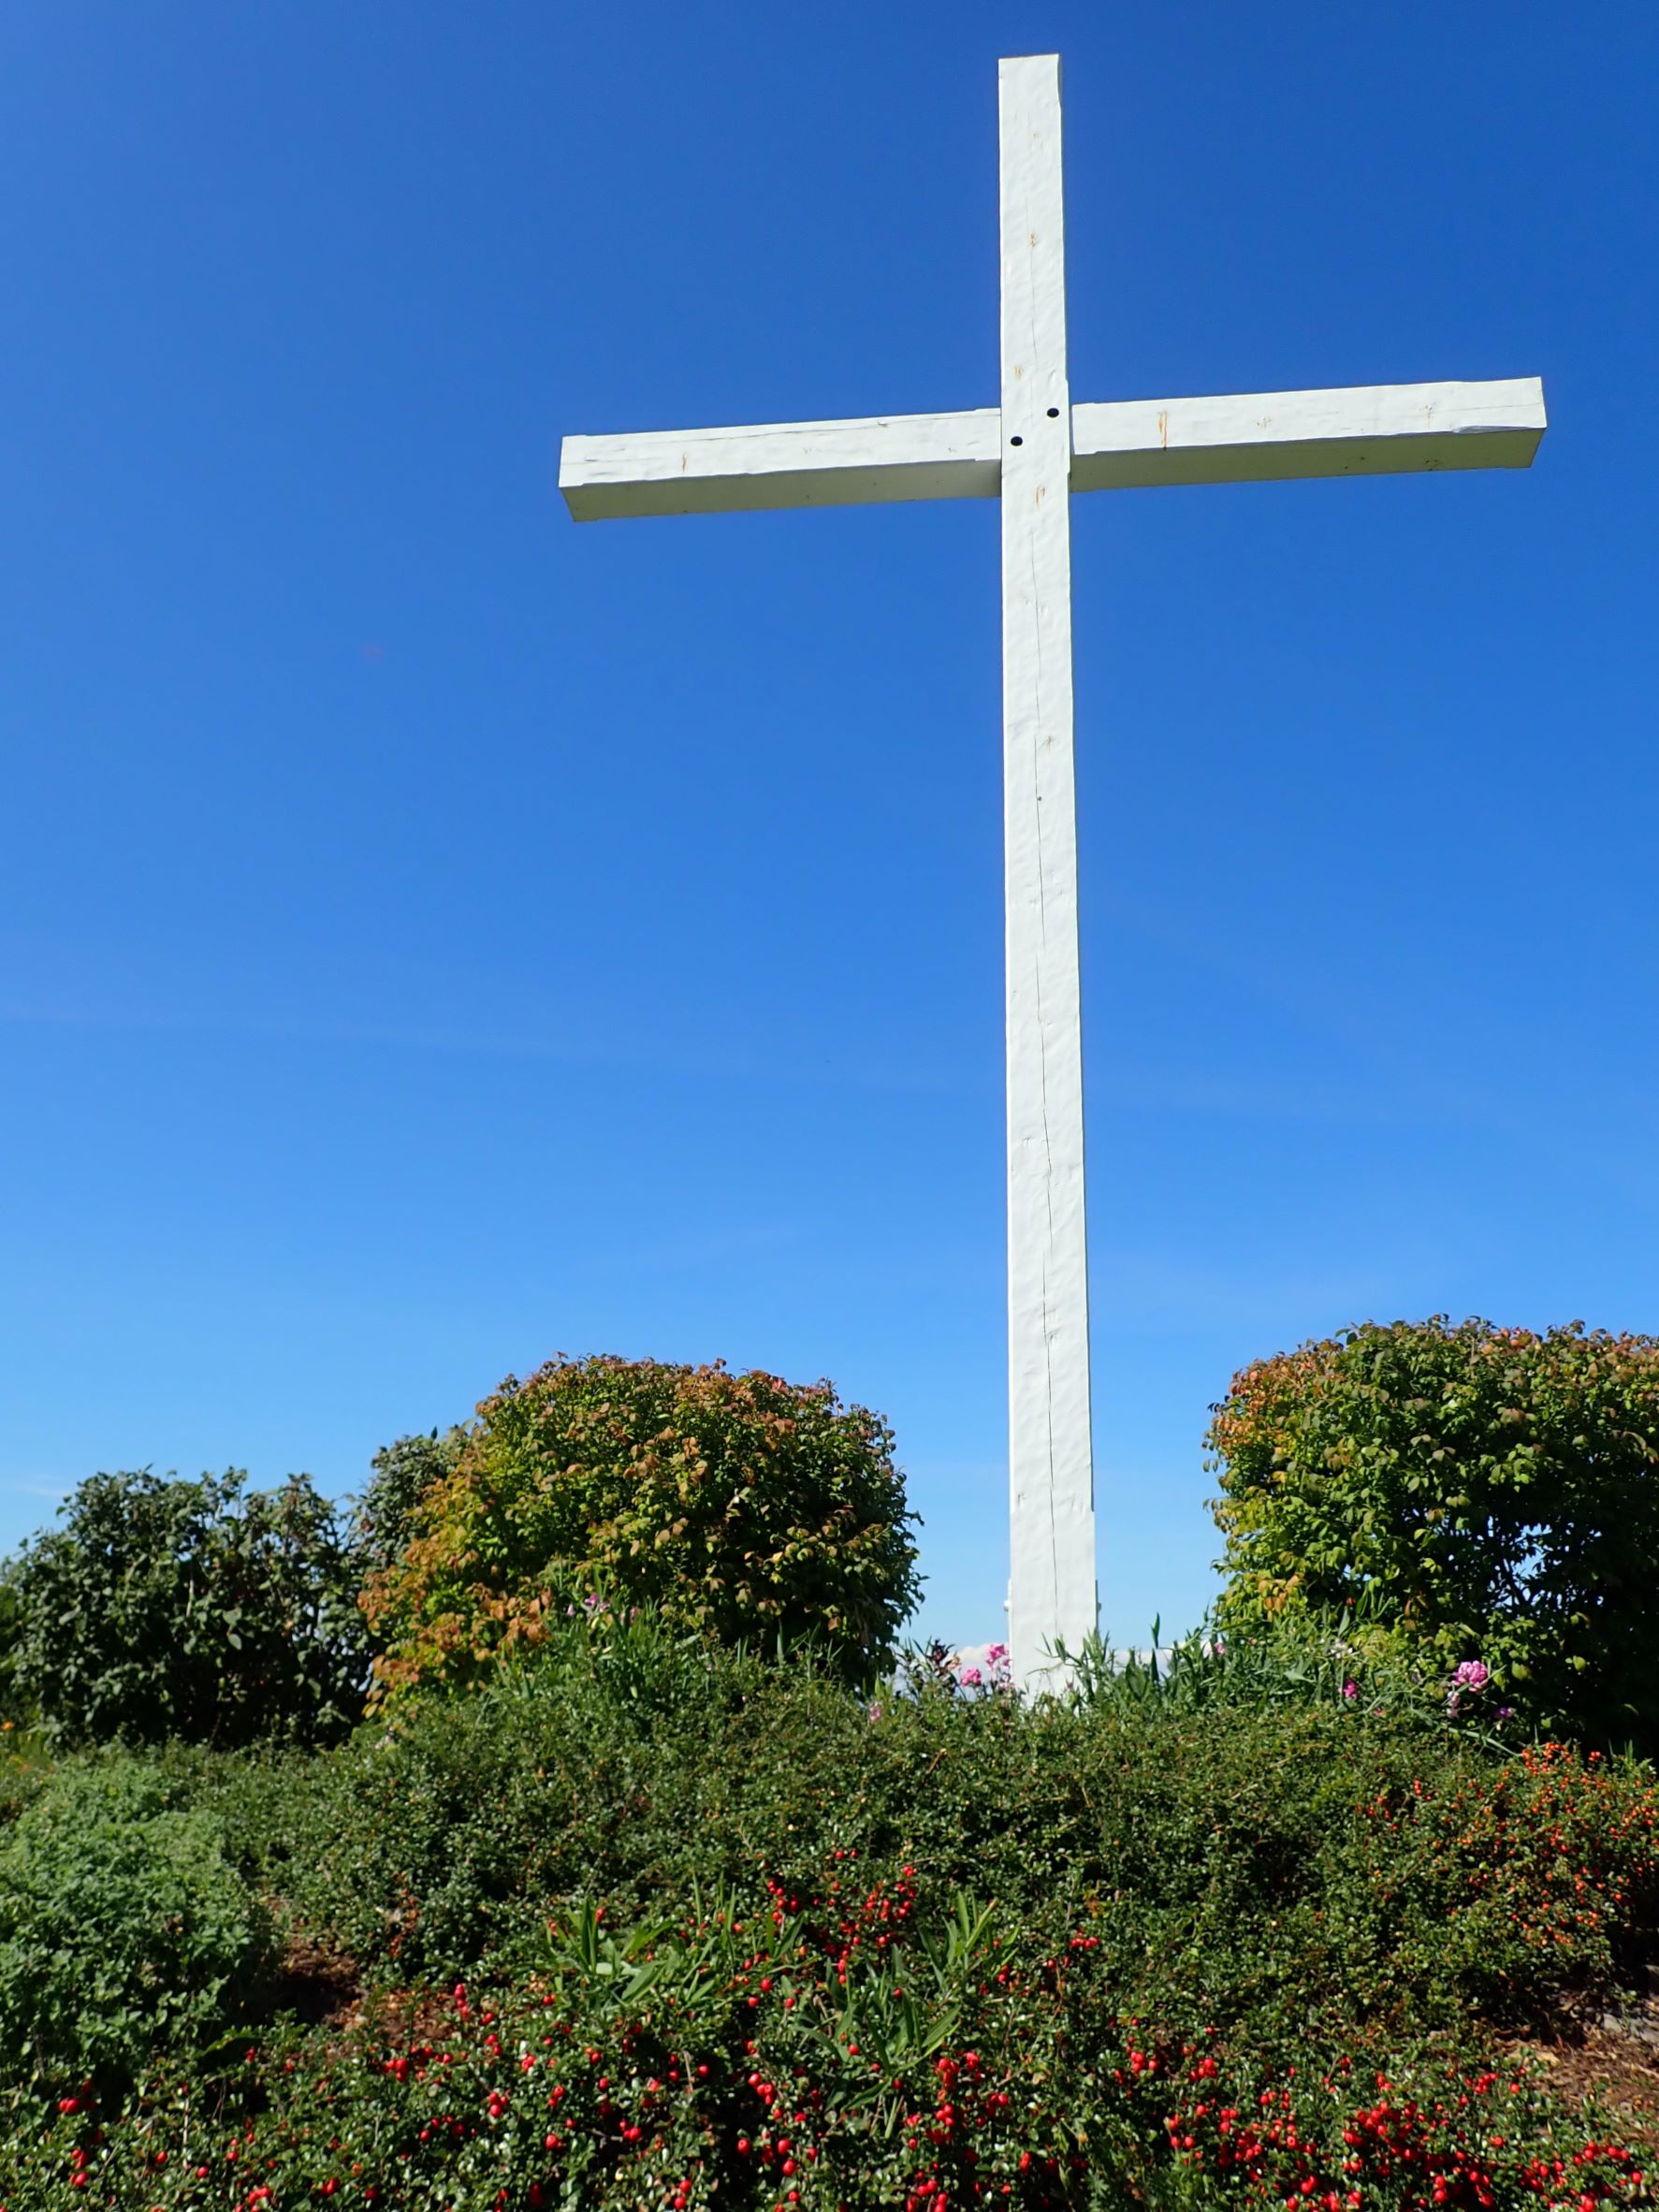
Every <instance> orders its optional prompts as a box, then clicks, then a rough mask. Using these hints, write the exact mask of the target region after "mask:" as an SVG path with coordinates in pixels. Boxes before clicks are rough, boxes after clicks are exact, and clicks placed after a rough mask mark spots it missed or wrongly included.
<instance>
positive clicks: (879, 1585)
mask: <svg viewBox="0 0 1659 2212" xmlns="http://www.w3.org/2000/svg"><path fill="white" fill-rule="evenodd" d="M911 1518H912V1517H911V1516H910V1515H909V1514H908V1513H907V1511H906V1508H905V1495H904V1484H903V1480H902V1477H900V1475H899V1473H898V1470H897V1469H896V1467H895V1465H894V1463H893V1438H892V1434H891V1432H890V1431H889V1430H888V1429H887V1427H886V1425H885V1424H884V1423H883V1422H882V1421H881V1420H880V1418H879V1417H878V1416H877V1415H875V1414H872V1413H870V1412H867V1411H866V1409H865V1408H864V1407H863V1406H858V1405H851V1406H848V1405H843V1404H841V1403H840V1401H839V1400H838V1399H837V1396H836V1393H835V1391H834V1390H833V1389H832V1388H831V1387H830V1385H829V1384H828V1383H816V1384H811V1385H805V1386H803V1385H797V1384H791V1383H785V1382H781V1381H779V1379H778V1377H777V1376H775V1375H761V1374H751V1375H732V1374H729V1373H728V1372H727V1371H726V1369H725V1368H723V1367H721V1366H713V1367H696V1368H693V1367H677V1366H669V1365H665V1364H662V1363H660V1362H658V1361H623V1360H615V1359H589V1360H557V1361H551V1362H549V1363H548V1364H547V1365H546V1366H545V1367H543V1368H541V1369H540V1370H538V1372H537V1373H536V1374H534V1375H531V1377H530V1379H529V1380H528V1381H526V1382H522V1383H520V1382H518V1381H517V1380H515V1379H513V1378H511V1377H509V1378H508V1380H507V1381H506V1382H505V1383H503V1384H502V1388H501V1389H500V1390H498V1391H497V1392H496V1393H495V1395H494V1396H493V1397H491V1398H488V1399H486V1400H485V1401H484V1403H483V1404H481V1405H480V1406H479V1408H478V1419H477V1423H476V1425H475V1427H474V1428H473V1430H471V1431H470V1432H469V1433H468V1434H467V1436H466V1440H465V1443H464V1445H463V1446H462V1448H461V1449H460V1451H459V1454H458V1458H457V1461H456V1463H455V1465H454V1468H453V1470H452V1472H450V1473H449V1474H448V1475H447V1476H445V1477H444V1478H442V1479H441V1480H439V1481H438V1482H436V1483H434V1484H433V1485H431V1486H430V1487H429V1488H426V1489H424V1490H423V1491H422V1492H420V1494H419V1495H418V1496H417V1497H415V1500H414V1502H413V1503H412V1505H411V1506H410V1507H409V1523H410V1527H411V1530H412V1535H411V1537H410V1541H409V1542H408V1544H407V1545H406V1547H405V1548H404V1550H403V1553H402V1556H401V1558H400V1560H399V1561H398V1562H397V1563H396V1564H393V1565H391V1566H390V1567H388V1568H386V1570H385V1571H384V1572H382V1573H379V1574H377V1575H374V1576H372V1577H371V1579H370V1582H369V1585H368V1588H367V1591H366V1593H365V1598H364V1605H365V1610H366V1612H367V1614H368V1618H369V1621H370V1623H371V1629H372V1631H373V1633H374V1635H375V1636H376V1637H377V1639H378V1640H379V1642H380V1644H381V1646H382V1650H383V1655H382V1656H381V1657H380V1658H378V1659H377V1660H376V1663H375V1673H376V1680H377V1683H378V1685H379V1687H380V1689H381V1691H382V1692H383V1693H394V1692H400V1691H408V1690H410V1689H412V1688H415V1687H417V1686H419V1685H421V1684H442V1685H444V1686H446V1687H456V1686H461V1685H465V1684H468V1683H471V1682H473V1681H480V1680H483V1679H487V1678H488V1675H489V1673H490V1672H491V1671H492V1669H493V1668H494V1667H495V1666H497V1665H498V1664H499V1663H500V1661H501V1659H502V1656H503V1655H508V1656H510V1655H512V1654H513V1653H514V1652H515V1651H516V1650H517V1649H518V1648H519V1647H521V1646H523V1645H526V1644H530V1645H533V1644H534V1643H536V1642H538V1641H540V1640H542V1639H543V1638H545V1637H546V1633H547V1628H548V1624H549V1621H550V1620H552V1619H557V1618H558V1617H559V1616H560V1614H561V1613H563V1612H564V1611H565V1610H566V1608H570V1607H573V1606H578V1605H580V1606H584V1607H586V1608H588V1609H590V1610H591V1609H596V1608H602V1607H604V1608H613V1607H614V1608H615V1609H616V1610H617V1611H618V1613H625V1612H626V1611H628V1610H630V1609H632V1608H634V1607H638V1606H643V1605H649V1606H651V1607H653V1608H656V1609H657V1610H658V1611H659V1612H660V1614H661V1615H662V1619H663V1620H664V1621H665V1622H667V1623H671V1624H673V1625H677V1626H680V1627H683V1628H686V1629H688V1630H691V1631H693V1632H694V1633H696V1634H698V1635H700V1636H705V1637H709V1638H711V1639H713V1640H716V1641H720V1642H725V1643H737V1642H743V1641H748V1642H750V1643H755V1644H760V1645H764V1646H766V1647H768V1648H772V1647H776V1646H779V1645H785V1646H789V1645H795V1644H798V1643H801V1642H803V1641H808V1640H809V1641H812V1642H814V1643H816V1644H817V1645H818V1646H819V1648H820V1649H821V1650H822V1652H823V1653H824V1654H825V1657H826V1660H827V1662H828V1663H829V1664H831V1665H832V1666H835V1667H836V1668H837V1669H838V1670H839V1671H840V1672H841V1673H843V1674H844V1675H846V1676H848V1677H850V1678H852V1679H861V1678H864V1677H866V1676H868V1675H870V1674H871V1673H872V1672H874V1671H875V1670H876V1669H877V1668H879V1667H880V1666H881V1665H883V1664H884V1663H885V1662H886V1661H887V1660H888V1659H889V1658H890V1656H891V1652H892V1646H893V1637H894V1635H895V1631H896V1630H897V1628H898V1626H899V1624H900V1623H901V1622H902V1621H903V1620H904V1619H905V1617H906V1615H907V1614H908V1613H909V1612H910V1608H911V1607H912V1605H913V1604H914V1602H915V1598H916V1594H917V1588H918V1585H917V1580H916V1575H915V1562H916V1548H915V1545H914V1543H913V1541H912V1540H911V1537H910V1531H909V1527H908V1525H907V1524H908V1522H909V1521H910V1519H911Z"/></svg>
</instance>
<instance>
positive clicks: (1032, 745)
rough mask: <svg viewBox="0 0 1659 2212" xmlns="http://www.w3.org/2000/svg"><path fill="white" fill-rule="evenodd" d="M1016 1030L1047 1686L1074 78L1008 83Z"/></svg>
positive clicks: (1005, 520)
mask: <svg viewBox="0 0 1659 2212" xmlns="http://www.w3.org/2000/svg"><path fill="white" fill-rule="evenodd" d="M998 78H999V81H998V91H999V121H1000V134H999V136H1000V147H1001V163H1000V168H1001V177H1000V183H1001V190H1000V206H1001V242H1002V732H1003V755H1002V773H1003V870H1004V883H1005V890H1006V900H1007V904H1006V953H1007V959H1006V968H1005V983H1004V987H1005V991H1006V995H1007V1014H1008V1421H1009V1537H1010V1558H1009V1568H1010V1572H1009V1593H1008V1595H1009V1638H1008V1640H1009V1647H1010V1663H1011V1669H1012V1672H1013V1676H1014V1680H1015V1681H1018V1682H1020V1683H1021V1684H1023V1685H1026V1686H1029V1685H1031V1684H1033V1683H1035V1682H1036V1681H1038V1680H1039V1678H1040V1676H1041V1672H1042V1669H1043V1667H1044V1666H1045V1663H1046V1661H1047V1657H1048V1652H1047V1647H1048V1646H1049V1645H1051V1644H1052V1643H1053V1642H1054V1641H1055V1640H1056V1639H1060V1640H1063V1641H1064V1642H1066V1643H1067V1644H1068V1645H1069V1646H1070V1648H1071V1649H1072V1650H1073V1651H1075V1650H1076V1649H1077V1647H1078V1645H1079V1644H1080V1643H1081V1642H1082V1640H1083V1638H1084V1637H1085V1636H1087V1635H1088V1634H1089V1633H1091V1631H1092V1630H1093V1629H1094V1626H1095V1620H1096V1592H1095V1493H1094V1463H1093V1450H1092V1446H1091V1441H1090V1429H1089V1316H1088V1261H1087V1248H1086V1240H1085V1235H1084V1166H1083V1029H1082V996H1081V991H1080V986H1079V976H1078V933H1077V808H1076V800H1075V796H1074V786H1073V771H1072V728H1071V725H1072V713H1071V518H1070V474H1071V397H1070V391H1069V389H1068V386H1067V380H1066V242H1065V206H1064V200H1063V197H1062V192H1061V174H1060V65H1059V58H1058V56H1057V55H1055V54H1039V55H1034V56H1026V57H1023V58H1021V59H1018V60H1012V61H1005V62H1003V63H1002V64H1001V66H1000V70H999V73H998Z"/></svg>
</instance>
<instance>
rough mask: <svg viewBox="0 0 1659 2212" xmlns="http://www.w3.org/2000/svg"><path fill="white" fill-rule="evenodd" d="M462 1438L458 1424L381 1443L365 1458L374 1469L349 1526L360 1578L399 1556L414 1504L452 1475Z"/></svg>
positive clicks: (463, 1433) (381, 1570)
mask: <svg viewBox="0 0 1659 2212" xmlns="http://www.w3.org/2000/svg"><path fill="white" fill-rule="evenodd" d="M466 1438H467V1433H466V1431H465V1429H462V1428H453V1429H446V1430H444V1433H442V1434H440V1433H439V1432H438V1431H437V1430H436V1429H433V1430H430V1431H429V1433H427V1434H425V1435H415V1436H400V1437H399V1438H398V1440H397V1442H396V1443H395V1444H383V1445H382V1446H381V1448H380V1449H379V1450H378V1451H377V1452H376V1453H375V1455H374V1457H373V1458H372V1460H371V1461H370V1463H369V1464H370V1466H371V1469H372V1470H373V1472H372V1473H371V1476H370V1477H369V1481H368V1485H367V1487H366V1488H365V1490H364V1492H363V1494H362V1496H361V1497H360V1498H359V1499H358V1500H357V1513H356V1515H355V1517H354V1522H353V1527H352V1550H353V1551H354V1553H355V1555H356V1558H357V1568H358V1572H359V1574H360V1575H361V1577H362V1579H364V1580H365V1581H367V1579H369V1577H370V1576H371V1575H380V1574H385V1572H386V1569H387V1568H388V1567H390V1566H393V1565H395V1564H396V1563H397V1562H398V1560H399V1559H400V1558H401V1557H402V1553H403V1547H404V1546H405V1545H406V1544H407V1543H408V1541H409V1538H410V1535H411V1534H412V1528H411V1516H412V1515H413V1513H414V1510H415V1504H416V1502H417V1501H418V1500H419V1499H420V1498H421V1497H423V1496H424V1495H425V1494H426V1492H428V1491H429V1490H431V1489H433V1488H434V1487H435V1485H436V1484H438V1483H440V1482H442V1481H444V1478H445V1477H448V1476H450V1475H453V1474H454V1472H455V1465H456V1462H457V1461H458V1459H459V1457H460V1450H461V1446H462V1445H463V1444H464V1443H465V1442H466Z"/></svg>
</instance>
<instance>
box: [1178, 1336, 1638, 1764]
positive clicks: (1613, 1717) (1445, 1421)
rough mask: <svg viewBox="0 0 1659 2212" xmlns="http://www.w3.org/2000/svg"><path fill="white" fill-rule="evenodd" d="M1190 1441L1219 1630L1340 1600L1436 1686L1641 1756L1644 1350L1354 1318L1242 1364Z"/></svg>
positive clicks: (1634, 1339) (1619, 1343)
mask: <svg viewBox="0 0 1659 2212" xmlns="http://www.w3.org/2000/svg"><path fill="white" fill-rule="evenodd" d="M1209 1442H1210V1445H1211V1448H1212V1449H1213V1451H1214V1453H1215V1459H1216V1462H1217V1463H1218V1464H1219V1467H1220V1471H1221V1492H1222V1494H1221V1496H1220V1498H1219V1499H1218V1500H1217V1501H1216V1502H1215V1515H1216V1519H1217V1520H1218V1521H1219V1522H1220V1525H1221V1527H1222V1530H1223V1531H1224V1533H1225V1535H1226V1539H1227V1550H1226V1558H1225V1562H1224V1564H1225V1566H1226V1569H1227V1571H1228V1574H1229V1577H1230V1579H1229V1583H1228V1586H1227V1589H1226V1592H1225V1594H1224V1595H1223V1598H1222V1601H1221V1607H1220V1617H1221V1620H1222V1622H1223V1623H1224V1625H1227V1626H1230V1627H1233V1628H1235V1629H1248V1628H1250V1627H1251V1626H1253V1625H1256V1624H1259V1623H1262V1622H1264V1621H1269V1620H1282V1619H1284V1618H1286V1617H1288V1616H1290V1615H1293V1614H1296V1613H1334V1612H1337V1611H1339V1610H1341V1609H1342V1608H1360V1609H1361V1611H1362V1612H1363V1614H1364V1615H1365V1617H1366V1618H1367V1619H1368V1620H1370V1621H1372V1622H1374V1623H1376V1624H1377V1625H1378V1626H1379V1627H1380V1628H1381V1629H1383V1630H1384V1631H1385V1632H1387V1633H1389V1634H1390V1635H1391V1636H1392V1637H1394V1638H1395V1640H1396V1642H1397V1644H1398V1646H1399V1648H1400V1649H1401V1650H1402V1651H1403V1652H1406V1653H1408V1654H1409V1655H1410V1656H1411V1657H1412V1658H1413V1659H1414V1660H1415V1661H1417V1662H1418V1663H1419V1665H1420V1666H1421V1667H1422V1668H1423V1669H1424V1670H1425V1671H1426V1672H1427V1673H1429V1674H1431V1675H1432V1676H1433V1677H1434V1678H1435V1679H1436V1680H1437V1681H1439V1683H1440V1684H1441V1685H1442V1686H1443V1687H1444V1688H1449V1689H1451V1690H1452V1691H1453V1693H1454V1698H1455V1699H1458V1700H1463V1701H1467V1700H1468V1699H1469V1698H1472V1697H1475V1696H1478V1697H1480V1698H1481V1699H1482V1700H1483V1701H1484V1703H1485V1704H1486V1705H1488V1706H1490V1707H1492V1708H1496V1707H1498V1706H1500V1705H1507V1706H1512V1707H1514V1708H1516V1709H1517V1710H1518V1711H1519V1713H1520V1715H1521V1718H1522V1719H1523V1720H1525V1721H1527V1722H1529V1723H1531V1724H1536V1725H1538V1726H1540V1727H1543V1728H1546V1729H1548V1730H1550V1731H1552V1732H1555V1733H1564V1734H1567V1735H1570V1736H1573V1737H1575V1738H1578V1739H1584V1740H1588V1741H1591V1742H1599V1743H1602V1744H1609V1743H1613V1744H1617V1743H1634V1744H1636V1745H1637V1747H1638V1748H1640V1749H1643V1750H1652V1749H1656V1748H1659V1670H1655V1668H1654V1667H1653V1666H1652V1657H1651V1653H1650V1651H1649V1617H1650V1612H1651V1594H1652V1589H1653V1587H1654V1584H1655V1580H1656V1579H1659V1340H1655V1339H1653V1338H1652V1337H1638V1336H1620V1337H1614V1336H1609V1335H1607V1334H1606V1333H1605V1332H1594V1333H1586V1332H1585V1331H1584V1329H1583V1328H1582V1326H1581V1325H1580V1324H1578V1323H1575V1324H1573V1325H1572V1326H1571V1327H1569V1328H1564V1329H1552V1330H1550V1332H1548V1333H1546V1334H1544V1335H1541V1336H1540V1335H1535V1334H1534V1333H1533V1332H1531V1331H1529V1330H1523V1329H1495V1328H1493V1327H1492V1325H1491V1324H1490V1323H1489V1322H1486V1321H1477V1320H1472V1321H1464V1322H1463V1323H1462V1324H1460V1325H1459V1326H1457V1327H1455V1328H1454V1327H1452V1326H1450V1325H1449V1324H1448V1322H1447V1321H1446V1320H1445V1319H1444V1318H1441V1317H1436V1318H1435V1319H1433V1320H1431V1321H1427V1322H1423V1323H1420V1324H1412V1323H1408V1322H1404V1321H1401V1322H1395V1323H1393V1324H1391V1325H1390V1326H1388V1327H1381V1326H1377V1325H1375V1324H1367V1325H1366V1326H1365V1327H1363V1328H1358V1329H1353V1330H1350V1331H1348V1332H1346V1334H1344V1335H1342V1336H1339V1337H1336V1338H1333V1339H1331V1340H1329V1341H1327V1342H1325V1343H1321V1344H1311V1345H1305V1346H1302V1349H1301V1350H1300V1351H1297V1352H1292V1353H1287V1354H1283V1355H1281V1356H1279V1357H1277V1358H1275V1359H1271V1360H1263V1361H1258V1362H1257V1363H1256V1364H1255V1365H1254V1366H1252V1367H1248V1368H1246V1369H1245V1370H1244V1372H1243V1373H1242V1374H1241V1375H1237V1376H1236V1377H1235V1378H1234V1381H1233V1386H1232V1390H1231V1391H1230V1394H1229V1396H1228V1397H1227V1399H1226V1400H1225V1401H1224V1402H1223V1403H1222V1404H1220V1405H1218V1406H1217V1407H1216V1408H1215V1420H1214V1424H1213V1426H1212V1428H1211V1431H1210V1436H1209ZM1460 1667H1462V1668H1463V1680H1462V1681H1461V1682H1459V1681H1454V1676H1455V1673H1456V1670H1457V1669H1459V1668H1460Z"/></svg>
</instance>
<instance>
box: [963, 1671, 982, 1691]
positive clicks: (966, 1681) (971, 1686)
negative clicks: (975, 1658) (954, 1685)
mask: <svg viewBox="0 0 1659 2212" xmlns="http://www.w3.org/2000/svg"><path fill="white" fill-rule="evenodd" d="M984 1679H985V1678H984V1676H983V1675H982V1674H981V1672H980V1670H979V1668H978V1667H977V1666H965V1667H964V1668H963V1669H962V1672H961V1673H960V1674H959V1675H958V1676H957V1677H956V1680H957V1681H959V1682H960V1683H961V1684H962V1687H963V1688H964V1689H965V1690H977V1689H980V1688H981V1687H982V1685H983V1682H984Z"/></svg>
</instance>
